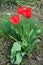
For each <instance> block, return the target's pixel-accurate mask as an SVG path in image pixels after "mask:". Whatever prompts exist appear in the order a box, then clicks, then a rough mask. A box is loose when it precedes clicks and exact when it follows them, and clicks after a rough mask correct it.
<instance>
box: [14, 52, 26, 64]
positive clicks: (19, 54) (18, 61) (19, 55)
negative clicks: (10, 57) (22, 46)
mask: <svg viewBox="0 0 43 65" xmlns="http://www.w3.org/2000/svg"><path fill="white" fill-rule="evenodd" d="M25 54H26V53H25V52H22V53H20V52H18V53H17V55H16V61H15V63H14V64H19V63H21V61H22V58H23V56H24V55H25Z"/></svg>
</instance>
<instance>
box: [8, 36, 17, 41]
mask: <svg viewBox="0 0 43 65" xmlns="http://www.w3.org/2000/svg"><path fill="white" fill-rule="evenodd" d="M8 36H9V37H11V38H12V39H13V40H14V41H17V39H15V38H14V37H12V36H11V35H8Z"/></svg>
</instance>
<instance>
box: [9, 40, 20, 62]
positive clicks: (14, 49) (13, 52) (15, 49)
mask: <svg viewBox="0 0 43 65" xmlns="http://www.w3.org/2000/svg"><path fill="white" fill-rule="evenodd" d="M19 43H20V42H19V41H18V42H15V43H14V44H13V47H12V49H11V57H10V59H11V63H14V61H15V60H14V59H15V56H16V53H17V52H18V51H21V45H20V44H19Z"/></svg>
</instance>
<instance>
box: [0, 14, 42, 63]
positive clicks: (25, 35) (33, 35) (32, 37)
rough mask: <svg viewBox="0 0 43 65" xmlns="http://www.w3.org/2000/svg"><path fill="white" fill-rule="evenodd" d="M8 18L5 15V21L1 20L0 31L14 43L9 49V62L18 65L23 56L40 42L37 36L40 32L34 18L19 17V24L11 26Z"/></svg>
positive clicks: (8, 16)
mask: <svg viewBox="0 0 43 65" xmlns="http://www.w3.org/2000/svg"><path fill="white" fill-rule="evenodd" d="M29 15H30V14H29ZM10 17H11V15H7V17H6V19H5V18H3V20H2V21H3V22H2V25H1V26H0V30H1V32H3V33H4V34H6V35H8V36H9V37H11V38H12V39H13V40H14V41H15V42H14V44H13V46H12V49H11V56H10V60H11V63H12V64H13V63H14V64H19V63H21V61H22V58H23V56H24V55H26V54H27V55H28V53H30V51H31V50H32V49H33V48H34V47H35V45H36V44H37V43H38V42H40V39H39V35H40V32H41V30H40V27H39V23H37V22H36V21H37V19H36V18H35V17H31V18H29V19H28V18H25V17H24V18H23V16H21V22H20V23H19V24H11V22H10V19H9V18H10ZM13 19H14V17H13ZM16 19H17V18H16ZM11 20H12V19H11ZM17 20H18V19H17ZM17 20H16V21H17Z"/></svg>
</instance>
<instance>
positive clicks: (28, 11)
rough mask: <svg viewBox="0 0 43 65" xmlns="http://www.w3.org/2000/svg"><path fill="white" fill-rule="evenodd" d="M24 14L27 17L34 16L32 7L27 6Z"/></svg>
mask: <svg viewBox="0 0 43 65" xmlns="http://www.w3.org/2000/svg"><path fill="white" fill-rule="evenodd" d="M23 15H24V16H25V17H26V18H30V17H32V9H31V8H27V9H25V10H24V11H23Z"/></svg>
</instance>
